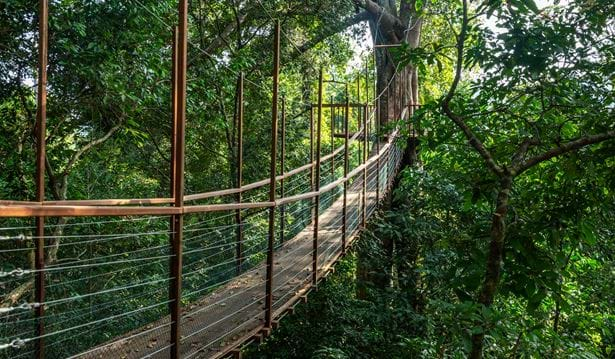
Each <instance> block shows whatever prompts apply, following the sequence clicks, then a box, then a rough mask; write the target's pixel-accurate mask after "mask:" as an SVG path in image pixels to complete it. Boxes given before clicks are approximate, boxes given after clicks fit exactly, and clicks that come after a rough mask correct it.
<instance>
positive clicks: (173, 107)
mask: <svg viewBox="0 0 615 359" xmlns="http://www.w3.org/2000/svg"><path fill="white" fill-rule="evenodd" d="M178 31H179V30H178V28H177V26H176V27H174V28H173V39H172V41H173V48H172V55H171V56H172V58H171V121H172V126H171V166H170V178H169V184H170V193H171V197H172V198H173V199H174V200H175V198H176V197H177V196H176V195H175V190H176V188H175V179H176V175H177V133H178V121H177V77H178V71H177V65H178V49H177V46H178V38H177V37H178ZM169 220H170V221H169V222H170V223H169V232H170V237H169V243H171V245H172V244H173V242H174V240H175V220H176V218H175V216H170V217H169ZM174 266H175V264H174V262H173V260H171V261H169V273H173V272H174ZM172 276H173V275H171V277H172ZM174 286H175V283H174V282H173V280H172V281H171V282H170V283H169V299H171V300H173V298H174V296H173V292H174ZM173 304H174V302H171V303H169V311H170V312H171V313H173ZM171 325H173V324H171Z"/></svg>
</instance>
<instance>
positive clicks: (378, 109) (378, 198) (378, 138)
mask: <svg viewBox="0 0 615 359" xmlns="http://www.w3.org/2000/svg"><path fill="white" fill-rule="evenodd" d="M374 64H376V51H374ZM376 78H377V76H376ZM374 101H375V106H376V119H375V121H376V123H375V125H376V126H375V127H376V153H377V154H378V157H377V158H376V203H380V113H381V112H380V94H378V90H377V86H376V84H375V83H374Z"/></svg>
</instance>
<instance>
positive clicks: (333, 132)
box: [329, 96, 337, 182]
mask: <svg viewBox="0 0 615 359" xmlns="http://www.w3.org/2000/svg"><path fill="white" fill-rule="evenodd" d="M334 101H335V99H334V97H333V96H331V108H330V110H329V114H330V115H331V124H330V125H331V154H332V155H333V152H335V110H336V109H337V107H335V104H334ZM334 181H335V156H331V182H334Z"/></svg>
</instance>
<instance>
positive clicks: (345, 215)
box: [342, 84, 350, 254]
mask: <svg viewBox="0 0 615 359" xmlns="http://www.w3.org/2000/svg"><path fill="white" fill-rule="evenodd" d="M349 117H350V99H349V98H348V84H346V107H345V113H344V207H343V208H342V254H346V240H347V238H346V237H347V226H348V139H349V136H348V122H349Z"/></svg>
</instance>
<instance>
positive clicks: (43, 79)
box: [34, 0, 49, 359]
mask: <svg viewBox="0 0 615 359" xmlns="http://www.w3.org/2000/svg"><path fill="white" fill-rule="evenodd" d="M38 16H39V21H38V36H39V41H38V94H37V106H36V110H37V111H36V200H37V201H38V202H43V201H45V157H46V133H47V130H46V127H47V126H46V125H47V56H48V55H47V53H48V38H49V37H48V34H49V30H48V23H49V4H48V2H47V0H40V1H39V11H38ZM35 227H36V232H35V233H36V241H35V251H34V261H35V267H36V270H37V272H36V278H35V300H36V303H37V305H36V308H35V316H36V319H37V321H36V335H37V337H38V339H37V348H36V357H37V358H39V359H42V358H44V357H45V340H44V338H43V335H44V334H45V323H44V316H45V304H44V303H45V217H43V216H39V217H36V223H35Z"/></svg>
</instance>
